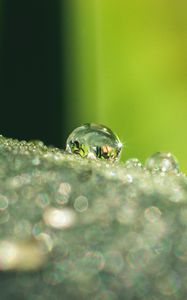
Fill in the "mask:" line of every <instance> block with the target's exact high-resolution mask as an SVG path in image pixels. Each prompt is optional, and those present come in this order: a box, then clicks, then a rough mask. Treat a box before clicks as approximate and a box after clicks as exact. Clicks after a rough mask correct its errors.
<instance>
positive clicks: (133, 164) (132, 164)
mask: <svg viewBox="0 0 187 300" xmlns="http://www.w3.org/2000/svg"><path fill="white" fill-rule="evenodd" d="M125 167H126V168H127V169H134V168H135V169H141V168H142V164H141V162H140V161H139V159H137V158H130V159H128V160H127V161H126V162H125Z"/></svg>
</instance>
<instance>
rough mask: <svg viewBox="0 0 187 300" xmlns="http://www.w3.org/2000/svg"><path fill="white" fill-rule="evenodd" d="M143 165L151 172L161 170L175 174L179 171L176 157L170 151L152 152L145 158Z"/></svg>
mask: <svg viewBox="0 0 187 300" xmlns="http://www.w3.org/2000/svg"><path fill="white" fill-rule="evenodd" d="M145 167H146V168H147V169H148V170H149V171H151V172H153V173H155V172H163V173H172V174H177V173H178V172H179V165H178V162H177V159H176V158H175V157H174V156H173V155H172V154H171V153H165V152H156V153H154V154H153V155H152V156H150V157H149V158H148V159H147V160H146V162H145Z"/></svg>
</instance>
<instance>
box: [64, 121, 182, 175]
mask: <svg viewBox="0 0 187 300" xmlns="http://www.w3.org/2000/svg"><path fill="white" fill-rule="evenodd" d="M122 148H123V144H122V142H121V141H120V139H119V138H118V136H117V135H116V134H115V133H113V132H112V130H110V129H109V128H107V127H106V126H103V125H98V124H94V123H91V124H85V125H82V126H80V127H78V128H76V129H75V130H74V131H73V132H72V133H71V134H70V135H69V137H68V139H67V144H66V151H67V152H68V153H71V154H75V155H79V156H80V157H83V158H91V159H102V160H105V161H109V162H119V159H120V154H121V151H122ZM125 167H126V168H127V169H131V168H136V169H138V168H142V167H143V166H142V164H141V162H140V161H139V160H138V159H137V158H131V159H129V160H127V161H126V163H125ZM145 168H146V169H147V170H149V171H151V172H153V173H155V172H161V173H171V174H178V173H179V166H178V162H177V159H176V158H175V157H174V155H172V154H171V153H167V152H156V153H154V154H153V155H151V156H150V157H149V158H148V159H147V160H146V162H145Z"/></svg>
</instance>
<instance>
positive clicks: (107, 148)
mask: <svg viewBox="0 0 187 300" xmlns="http://www.w3.org/2000/svg"><path fill="white" fill-rule="evenodd" d="M121 149H122V143H121V142H120V140H119V138H118V137H117V135H115V134H114V133H113V132H112V131H111V130H110V129H109V128H107V127H106V126H102V125H98V124H93V123H91V124H85V125H82V126H80V127H78V128H76V129H75V130H74V131H73V132H72V133H71V134H70V136H69V137H68V139H67V144H66V151H67V152H69V153H74V154H78V155H80V156H81V157H88V158H93V159H95V158H100V159H106V160H111V161H115V160H118V159H119V157H120V152H121Z"/></svg>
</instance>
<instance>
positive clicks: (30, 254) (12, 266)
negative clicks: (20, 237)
mask: <svg viewBox="0 0 187 300" xmlns="http://www.w3.org/2000/svg"><path fill="white" fill-rule="evenodd" d="M44 260H45V259H44V256H43V253H42V252H41V248H40V246H39V245H38V243H36V242H35V241H28V242H12V241H6V240H5V241H1V242H0V270H23V271H26V270H35V269H38V268H39V267H40V266H41V265H42V264H43V262H44Z"/></svg>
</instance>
